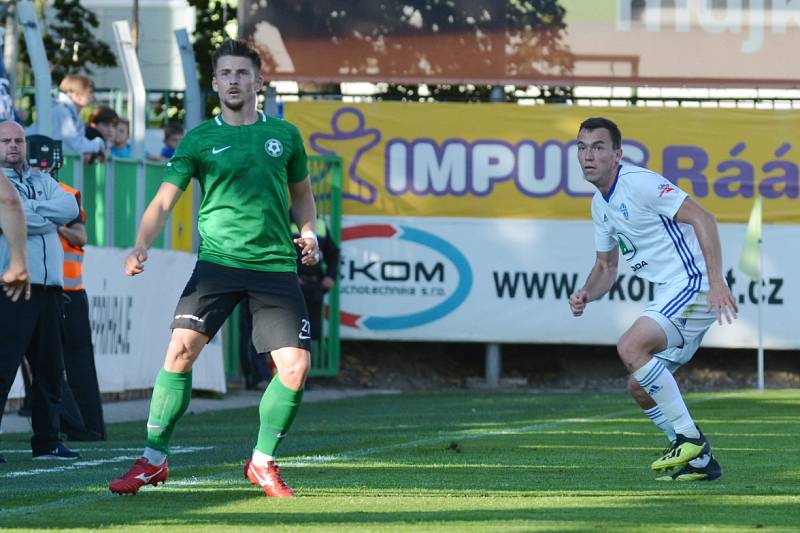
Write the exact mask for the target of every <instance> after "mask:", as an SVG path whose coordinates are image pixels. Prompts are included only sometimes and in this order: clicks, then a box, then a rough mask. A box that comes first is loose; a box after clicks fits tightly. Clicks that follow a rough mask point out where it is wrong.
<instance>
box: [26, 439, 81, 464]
mask: <svg viewBox="0 0 800 533" xmlns="http://www.w3.org/2000/svg"><path fill="white" fill-rule="evenodd" d="M33 458H34V459H36V460H41V461H44V460H49V459H55V460H57V461H72V460H75V459H80V458H81V454H79V453H77V452H73V451H72V450H70V449H69V448H67V447H66V446H64V445H63V444H61V443H60V442H59V443H58V444H56V446H55V448H53V449H52V450H50V451H47V452H33Z"/></svg>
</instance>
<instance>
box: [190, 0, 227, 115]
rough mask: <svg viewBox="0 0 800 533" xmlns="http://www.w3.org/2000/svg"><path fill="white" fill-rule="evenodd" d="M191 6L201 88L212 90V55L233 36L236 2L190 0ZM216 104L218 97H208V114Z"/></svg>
mask: <svg viewBox="0 0 800 533" xmlns="http://www.w3.org/2000/svg"><path fill="white" fill-rule="evenodd" d="M188 3H189V5H190V6H192V7H194V8H195V12H196V18H195V31H194V43H193V44H192V48H193V49H194V57H195V60H196V61H197V76H198V79H199V82H200V88H201V89H202V90H204V91H208V90H210V89H209V88H210V87H211V78H212V77H213V72H212V71H211V55H212V54H213V53H214V50H216V49H217V47H218V46H219V45H221V44H222V42H223V41H224V40H225V39H229V38H231V35H230V34H229V33H228V28H227V26H228V24H229V22H230V21H231V20H235V18H236V10H235V7H234V4H235V2H232V1H230V0H188ZM215 105H216V98H214V97H209V98H207V104H206V107H207V108H208V109H206V111H207V115H208V114H210V113H209V112H210V108H213V107H214V106H215Z"/></svg>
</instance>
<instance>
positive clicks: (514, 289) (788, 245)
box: [341, 216, 800, 349]
mask: <svg viewBox="0 0 800 533" xmlns="http://www.w3.org/2000/svg"><path fill="white" fill-rule="evenodd" d="M744 232H745V227H744V225H741V224H722V225H721V226H720V233H721V238H722V242H723V270H724V272H725V275H726V279H727V281H728V284H729V286H730V287H731V289H732V292H733V295H734V298H735V299H736V301H737V302H738V305H739V310H740V316H739V319H738V320H737V321H735V322H734V324H732V325H727V324H726V325H724V326H714V327H712V328H711V330H710V331H709V333H708V334H707V335H706V338H705V342H704V345H706V346H716V347H728V348H743V347H754V346H755V345H756V341H757V308H756V302H757V299H756V298H757V294H758V292H757V290H756V289H757V287H756V285H755V283H752V282H751V281H750V280H749V279H748V278H747V277H746V276H745V275H744V274H742V273H741V272H739V271H738V269H737V268H736V265H737V264H738V260H739V254H740V251H741V247H742V243H743V241H744ZM763 239H764V257H765V258H766V261H765V265H764V280H765V282H764V290H763V297H764V303H765V305H764V344H765V346H766V347H767V348H771V349H797V348H800V336H798V335H797V334H796V324H797V323H798V320H800V312H799V311H797V309H798V305H797V304H798V303H800V279H798V276H797V274H796V272H795V271H794V270H793V269H792V268H791V265H793V264H794V263H795V262H796V261H797V260H798V259H800V248H798V247H797V245H796V244H797V243H798V242H800V226H793V225H772V226H765V228H764V236H763ZM342 240H343V242H342V252H343V254H342V268H341V275H342V279H341V293H342V297H341V308H342V336H343V337H344V338H349V339H395V340H424V341H479V342H500V343H570V344H573V343H574V344H601V345H613V344H615V343H616V342H617V339H618V338H619V336H620V335H621V334H622V333H623V332H624V331H625V330H626V329H627V328H628V327H629V326H630V325H631V324H632V323H633V321H634V320H635V319H636V318H637V317H638V316H639V314H640V313H641V312H642V310H643V309H644V307H645V306H646V304H647V302H648V301H649V300H651V299H652V297H653V292H654V287H653V286H652V285H651V284H650V283H649V282H645V281H644V280H642V279H641V278H638V277H636V276H634V275H633V274H632V272H631V271H630V268H629V267H628V266H627V264H626V263H625V261H622V260H620V267H619V272H618V278H617V282H616V284H615V285H614V287H613V288H612V289H611V290H610V291H609V293H608V294H607V295H606V296H605V297H603V298H602V299H600V300H598V301H596V302H592V303H590V304H589V305H588V307H587V311H586V313H585V314H584V316H582V317H580V318H575V317H573V316H572V314H571V313H570V310H569V305H568V297H569V295H570V293H572V292H574V291H575V290H576V289H578V288H580V287H581V286H582V285H583V283H584V282H585V280H586V278H587V276H588V274H589V271H590V270H591V268H592V266H593V264H594V260H595V251H594V250H595V248H594V230H593V225H592V223H591V222H590V221H563V220H561V221H559V220H518V219H479V218H440V217H391V218H387V217H366V216H348V217H346V220H345V224H344V227H343V236H342Z"/></svg>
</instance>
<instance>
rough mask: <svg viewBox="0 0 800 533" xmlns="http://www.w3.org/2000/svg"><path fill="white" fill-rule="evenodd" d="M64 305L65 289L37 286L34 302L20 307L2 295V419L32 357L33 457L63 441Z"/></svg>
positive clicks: (0, 382) (0, 315)
mask: <svg viewBox="0 0 800 533" xmlns="http://www.w3.org/2000/svg"><path fill="white" fill-rule="evenodd" d="M63 306H64V300H63V296H62V290H61V287H47V288H45V287H43V286H41V285H34V286H33V288H32V291H31V299H30V300H28V301H25V300H24V299H20V300H18V301H17V302H12V301H11V300H10V299H9V298H8V297H7V296H6V295H5V294H4V293H2V292H0V419H2V416H3V411H4V410H5V406H6V400H7V399H8V393H9V391H10V390H11V384H12V383H13V382H14V377H15V376H16V373H17V369H18V368H19V365H20V363H21V362H22V358H23V357H24V356H26V355H27V358H28V362H29V363H30V366H31V373H32V374H33V390H32V391H31V392H32V402H31V403H32V405H31V408H32V415H31V424H32V426H33V437H32V438H31V447H32V449H33V452H34V453H37V452H48V451H50V450H52V449H53V447H54V446H55V445H56V444H58V442H59V441H58V428H59V421H58V415H59V410H60V404H61V379H62V375H63V373H64V357H63V353H62V347H61V333H62V330H61V328H62V326H63V324H62V322H63Z"/></svg>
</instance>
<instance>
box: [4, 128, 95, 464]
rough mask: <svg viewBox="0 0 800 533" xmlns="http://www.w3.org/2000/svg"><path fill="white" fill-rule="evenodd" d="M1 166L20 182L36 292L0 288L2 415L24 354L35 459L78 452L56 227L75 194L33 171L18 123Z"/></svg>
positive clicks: (68, 213)
mask: <svg viewBox="0 0 800 533" xmlns="http://www.w3.org/2000/svg"><path fill="white" fill-rule="evenodd" d="M0 165H2V167H3V172H4V173H5V177H6V178H7V179H8V181H9V182H11V184H12V185H13V186H14V187H15V188H16V189H17V192H18V193H19V196H20V200H21V201H22V206H23V209H24V213H25V221H26V225H27V230H28V238H27V254H28V260H29V268H30V280H31V285H32V290H31V299H30V300H28V301H21V302H18V303H12V301H11V299H10V298H9V297H8V296H6V295H5V294H0V339H3V342H1V343H0V417H2V413H3V410H4V409H5V404H6V399H7V398H8V393H9V391H10V390H11V384H12V383H13V381H14V376H15V375H16V373H17V369H18V368H19V365H20V363H21V362H22V358H23V356H26V355H27V358H28V361H29V362H30V364H31V371H32V373H33V402H32V403H33V415H32V426H33V438H32V439H31V448H32V450H33V457H34V459H77V458H79V457H80V456H79V455H78V454H77V453H75V452H73V451H72V450H70V449H68V448H67V447H65V446H64V445H63V444H62V443H61V441H60V440H59V437H58V430H59V420H58V416H59V409H60V402H61V379H62V376H63V372H64V358H63V353H62V344H61V343H62V339H61V324H62V312H63V306H64V301H63V290H62V286H63V283H64V282H63V261H64V250H63V249H62V248H61V243H60V242H59V240H58V231H57V230H58V226H60V225H63V224H66V223H67V222H70V221H71V220H74V219H75V217H77V216H78V204H77V202H76V201H75V198H74V197H72V196H71V195H70V194H69V193H67V192H66V191H64V190H63V189H61V188H60V187H59V186H58V183H57V182H56V180H54V179H53V178H52V177H51V176H50V175H49V174H47V173H44V172H39V171H33V172H32V171H31V168H30V167H29V166H28V165H27V162H26V143H25V132H24V131H23V129H22V127H21V126H20V125H19V124H16V123H14V122H3V123H1V124H0ZM9 262H10V261H9V250H8V242H7V239H6V237H5V235H2V236H0V270H5V269H6V268H7V267H8V265H9Z"/></svg>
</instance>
